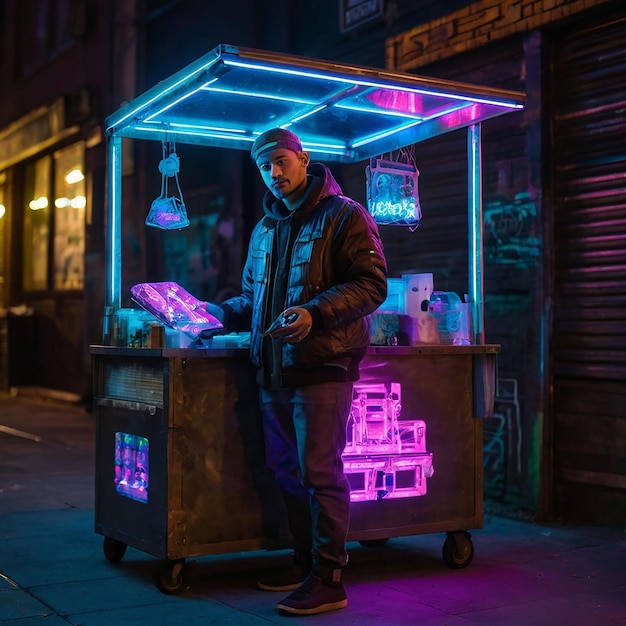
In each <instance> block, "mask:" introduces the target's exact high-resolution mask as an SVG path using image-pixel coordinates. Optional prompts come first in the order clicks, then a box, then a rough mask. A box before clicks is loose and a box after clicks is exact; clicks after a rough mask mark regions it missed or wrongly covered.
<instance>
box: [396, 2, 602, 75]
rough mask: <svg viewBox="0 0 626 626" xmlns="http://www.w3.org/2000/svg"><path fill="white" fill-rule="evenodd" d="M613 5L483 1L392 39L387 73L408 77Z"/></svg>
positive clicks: (598, 3)
mask: <svg viewBox="0 0 626 626" xmlns="http://www.w3.org/2000/svg"><path fill="white" fill-rule="evenodd" d="M610 1H611V0H479V2H474V3H473V4H470V5H469V6H467V7H465V8H463V9H461V10H459V11H456V12H454V13H450V14H449V15H446V16H445V17H442V18H439V19H437V20H433V21H432V22H429V23H428V24H422V25H420V26H417V27H415V28H413V29H411V30H409V31H407V32H405V33H402V34H400V35H397V36H395V37H391V38H389V39H387V41H386V44H385V47H386V67H387V69H393V70H398V71H403V72H408V71H411V70H414V69H415V68H417V67H420V66H423V65H427V64H429V63H432V62H434V61H438V60H440V59H444V58H447V57H450V56H452V55H455V54H458V53H460V52H466V51H468V50H472V49H474V48H478V47H480V46H484V45H485V44H487V43H490V42H492V41H495V40H497V39H501V38H503V37H508V36H510V35H514V34H516V33H522V32H526V31H530V30H534V29H537V28H540V27H541V26H543V25H545V24H548V23H551V22H555V21H557V20H560V19H562V18H565V17H569V16H571V15H574V14H576V13H579V12H580V11H584V10H586V9H589V8H591V7H593V6H596V5H600V4H603V3H606V2H610Z"/></svg>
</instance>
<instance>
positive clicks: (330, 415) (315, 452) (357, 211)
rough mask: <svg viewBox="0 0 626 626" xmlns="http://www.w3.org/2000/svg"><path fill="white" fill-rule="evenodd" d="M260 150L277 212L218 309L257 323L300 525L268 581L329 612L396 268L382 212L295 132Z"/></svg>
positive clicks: (298, 606)
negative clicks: (352, 429) (352, 415)
mask: <svg viewBox="0 0 626 626" xmlns="http://www.w3.org/2000/svg"><path fill="white" fill-rule="evenodd" d="M251 157H252V160H253V161H254V162H255V163H256V165H257V167H258V168H259V171H260V173H261V177H262V178H263V182H264V183H265V185H266V186H267V188H268V190H269V191H268V192H267V193H266V194H265V197H264V200H263V208H264V211H265V216H264V217H263V218H262V219H261V220H260V222H259V223H258V224H257V225H256V227H255V229H254V231H253V233H252V236H251V239H250V244H249V249H248V257H247V260H246V263H245V267H244V270H243V276H242V294H241V295H240V296H236V297H234V298H230V299H229V300H226V301H225V302H223V303H222V304H221V305H219V309H216V308H215V305H209V308H210V310H211V312H215V313H217V314H218V316H219V317H220V318H221V319H222V321H223V322H224V325H225V328H227V329H228V330H242V329H245V328H250V330H251V333H250V358H251V361H252V363H253V364H254V365H255V366H256V367H257V368H258V375H257V381H258V383H259V389H260V401H261V409H262V413H263V420H264V424H263V426H264V432H265V445H266V456H267V462H268V465H269V467H270V468H271V469H273V470H274V472H275V476H276V480H277V482H278V485H279V487H280V490H281V493H282V496H283V499H284V502H285V505H286V510H287V517H288V521H289V528H290V531H291V533H292V534H293V542H294V544H293V545H294V555H293V563H292V564H291V566H290V567H289V568H288V569H286V570H285V571H284V572H281V573H278V575H277V576H275V577H274V578H271V579H269V580H266V581H262V582H260V583H259V587H260V588H261V589H264V590H269V591H291V590H293V593H291V595H289V596H287V597H286V598H285V599H284V600H282V601H281V602H279V603H278V604H277V605H276V608H277V609H278V610H279V611H281V612H286V613H292V614H314V613H322V612H325V611H330V610H334V609H339V608H343V607H345V606H347V598H346V593H345V589H344V587H343V583H342V581H341V573H342V570H343V568H344V567H345V565H346V563H347V562H348V555H347V552H346V545H345V544H346V535H347V531H348V522H349V508H350V487H349V484H348V481H347V478H346V476H345V475H344V472H343V463H342V458H341V455H342V452H343V450H344V447H345V444H346V424H347V419H348V416H349V412H350V406H351V402H352V385H353V381H355V380H357V379H358V376H359V362H360V360H361V359H362V357H363V355H364V353H365V350H366V348H367V346H368V344H369V327H368V324H367V320H366V319H365V316H366V315H368V314H369V313H372V312H373V311H374V310H375V309H376V308H377V307H378V306H379V305H380V304H381V303H382V302H383V300H384V299H385V297H386V295H387V277H386V273H387V266H386V261H385V257H384V253H383V246H382V243H381V240H380V236H379V233H378V229H377V226H376V224H375V222H374V220H373V219H372V217H371V216H370V215H369V213H368V212H367V211H366V210H365V209H364V208H363V207H362V206H361V205H360V204H358V203H357V202H355V201H354V200H351V199H350V198H347V197H345V196H343V195H342V193H341V188H340V187H339V185H338V183H337V182H336V181H335V179H334V178H333V176H332V174H331V173H330V170H329V169H328V168H327V167H326V166H324V165H322V164H313V165H309V155H308V153H307V152H305V151H303V149H302V145H301V143H300V139H299V138H298V137H297V136H296V135H295V134H294V133H292V132H290V131H288V130H284V129H280V128H275V129H272V130H268V131H266V132H264V133H263V134H262V135H260V136H259V137H258V138H257V139H256V141H255V142H254V145H253V146H252V152H251ZM272 323H274V325H273V327H272V328H270V326H272ZM268 331H269V332H268Z"/></svg>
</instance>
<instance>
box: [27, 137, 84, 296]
mask: <svg viewBox="0 0 626 626" xmlns="http://www.w3.org/2000/svg"><path fill="white" fill-rule="evenodd" d="M84 150H85V149H84V144H83V143H77V144H74V145H72V146H70V147H69V148H65V149H63V150H59V151H57V152H55V153H54V155H52V156H45V157H43V158H41V159H38V160H37V161H35V162H34V163H31V164H29V165H28V166H27V168H26V178H25V208H24V257H23V275H22V279H23V286H24V290H26V291H33V290H40V289H51V288H53V289H82V288H83V283H84V253H85V207H86V204H87V200H86V195H85V174H84ZM51 247H52V250H50V248H51ZM51 253H52V254H51ZM50 261H51V262H52V271H50Z"/></svg>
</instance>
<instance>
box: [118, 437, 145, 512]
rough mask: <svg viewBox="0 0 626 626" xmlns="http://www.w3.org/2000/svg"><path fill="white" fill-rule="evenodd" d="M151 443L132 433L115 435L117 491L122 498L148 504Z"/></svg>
mask: <svg viewBox="0 0 626 626" xmlns="http://www.w3.org/2000/svg"><path fill="white" fill-rule="evenodd" d="M149 458H150V442H149V441H148V440H147V439H146V438H145V437H139V436H136V435H131V434H130V433H124V432H116V433H115V476H114V481H115V490H116V491H117V493H119V494H120V495H122V496H126V497H128V498H131V499H132V500H137V502H146V503H147V502H148V487H149V483H150V471H149V468H150V464H149Z"/></svg>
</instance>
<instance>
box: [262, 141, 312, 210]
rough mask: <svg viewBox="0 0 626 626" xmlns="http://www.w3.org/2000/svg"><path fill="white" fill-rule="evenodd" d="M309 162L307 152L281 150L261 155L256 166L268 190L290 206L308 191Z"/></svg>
mask: <svg viewBox="0 0 626 626" xmlns="http://www.w3.org/2000/svg"><path fill="white" fill-rule="evenodd" d="M308 162H309V156H308V154H307V153H306V152H293V150H287V149H283V148H280V149H278V150H273V151H272V152H268V153H267V154H263V155H261V156H260V157H259V158H258V159H257V161H256V164H257V167H258V168H259V171H260V172H261V177H262V178H263V182H264V183H265V184H266V186H267V188H268V189H269V190H270V191H271V192H272V193H273V194H274V196H276V198H278V199H279V200H284V201H286V203H287V204H288V203H289V202H292V203H293V202H296V201H297V200H298V199H299V198H300V196H301V195H302V194H303V193H304V190H305V189H306V168H307V164H308Z"/></svg>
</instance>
